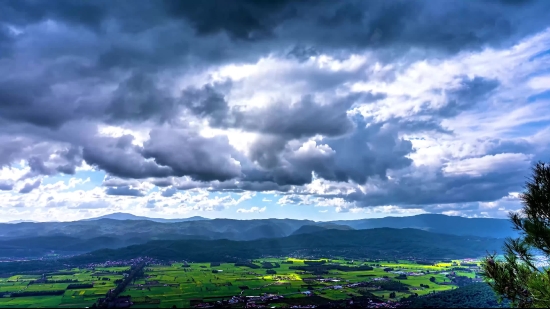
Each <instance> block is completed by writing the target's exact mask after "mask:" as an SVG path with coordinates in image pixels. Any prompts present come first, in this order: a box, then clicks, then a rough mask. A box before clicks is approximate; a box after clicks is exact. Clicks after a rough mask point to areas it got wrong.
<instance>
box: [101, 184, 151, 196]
mask: <svg viewBox="0 0 550 309" xmlns="http://www.w3.org/2000/svg"><path fill="white" fill-rule="evenodd" d="M105 194H107V195H119V196H145V193H144V192H143V191H142V190H138V189H134V188H131V187H130V186H122V187H109V188H107V189H106V190H105Z"/></svg>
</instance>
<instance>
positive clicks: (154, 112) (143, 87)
mask: <svg viewBox="0 0 550 309" xmlns="http://www.w3.org/2000/svg"><path fill="white" fill-rule="evenodd" d="M166 92H167V91H166V90H165V91H162V90H161V89H159V88H158V87H157V85H156V82H155V80H154V79H153V77H151V76H147V75H146V74H143V73H134V74H132V75H131V76H130V77H129V78H127V79H126V80H124V81H123V82H122V83H120V85H119V86H118V88H117V89H116V90H115V91H114V95H113V99H112V101H111V103H110V104H109V106H108V107H107V109H106V111H105V114H106V115H108V116H109V118H110V119H109V120H110V121H124V120H134V121H144V120H149V119H155V118H156V119H157V120H158V121H161V122H164V121H167V120H168V119H170V118H172V117H173V116H174V114H175V112H176V104H175V101H174V99H173V98H171V97H169V96H168V95H166Z"/></svg>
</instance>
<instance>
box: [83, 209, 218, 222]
mask: <svg viewBox="0 0 550 309" xmlns="http://www.w3.org/2000/svg"><path fill="white" fill-rule="evenodd" d="M101 219H111V220H147V221H154V222H161V223H169V222H185V221H199V220H210V219H208V218H204V217H200V216H194V217H189V218H179V219H164V218H149V217H144V216H136V215H134V214H130V213H125V212H114V213H112V214H108V215H103V216H100V217H96V218H90V219H85V220H82V221H92V220H101Z"/></svg>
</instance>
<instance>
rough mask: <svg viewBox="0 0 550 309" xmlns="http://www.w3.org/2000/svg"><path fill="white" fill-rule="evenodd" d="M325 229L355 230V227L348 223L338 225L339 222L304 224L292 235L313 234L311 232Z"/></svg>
mask: <svg viewBox="0 0 550 309" xmlns="http://www.w3.org/2000/svg"><path fill="white" fill-rule="evenodd" d="M325 230H353V228H352V227H350V226H347V225H338V224H330V223H327V224H319V225H304V226H302V227H301V228H299V229H297V230H296V231H294V233H292V235H300V234H311V233H317V232H321V231H325Z"/></svg>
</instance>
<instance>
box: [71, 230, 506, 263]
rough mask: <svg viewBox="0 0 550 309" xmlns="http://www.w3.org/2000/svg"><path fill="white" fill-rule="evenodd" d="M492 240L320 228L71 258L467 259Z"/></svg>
mask: <svg viewBox="0 0 550 309" xmlns="http://www.w3.org/2000/svg"><path fill="white" fill-rule="evenodd" d="M501 246H502V242H501V241H500V240H497V239H491V238H480V237H464V236H453V235H444V234H436V233H430V232H425V231H421V230H416V229H390V228H381V229H371V230H333V229H330V230H324V231H320V232H316V233H309V234H300V235H292V236H289V237H282V238H272V239H260V240H253V241H231V240H209V241H205V240H170V241H151V242H148V243H146V244H142V245H134V246H129V247H126V248H121V249H115V250H99V251H94V252H91V253H88V254H85V255H81V256H78V257H75V258H74V259H73V261H75V262H95V261H104V260H118V259H129V258H134V257H137V256H149V257H152V258H158V259H167V260H170V259H177V260H181V259H185V260H189V261H205V262H211V261H229V260H239V259H249V258H257V257H261V256H265V255H289V254H292V253H300V254H318V255H328V254H346V255H348V256H350V255H357V256H358V257H365V256H368V257H372V258H376V257H401V258H410V257H414V258H422V259H448V258H467V257H478V256H481V255H484V254H485V253H486V252H487V250H489V251H500V248H501Z"/></svg>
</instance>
